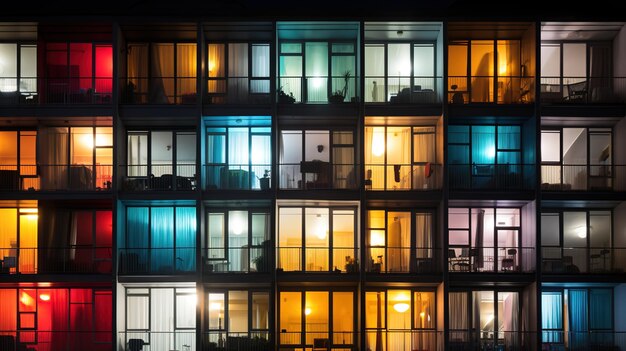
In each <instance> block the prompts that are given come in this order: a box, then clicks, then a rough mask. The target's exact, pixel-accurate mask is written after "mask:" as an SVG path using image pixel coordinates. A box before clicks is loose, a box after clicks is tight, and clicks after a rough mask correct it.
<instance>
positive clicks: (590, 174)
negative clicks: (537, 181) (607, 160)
mask: <svg viewBox="0 0 626 351" xmlns="http://www.w3.org/2000/svg"><path fill="white" fill-rule="evenodd" d="M541 190H544V191H624V190H626V166H625V165H568V164H563V165H560V164H543V165H541Z"/></svg>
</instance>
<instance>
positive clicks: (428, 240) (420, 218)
mask: <svg viewBox="0 0 626 351" xmlns="http://www.w3.org/2000/svg"><path fill="white" fill-rule="evenodd" d="M415 235H416V238H415V239H416V242H415V245H416V248H417V252H416V257H417V258H418V259H421V258H432V257H433V250H432V248H433V242H432V240H433V238H432V215H431V214H430V213H417V214H416V215H415ZM418 268H419V267H418ZM433 268H434V267H433Z"/></svg>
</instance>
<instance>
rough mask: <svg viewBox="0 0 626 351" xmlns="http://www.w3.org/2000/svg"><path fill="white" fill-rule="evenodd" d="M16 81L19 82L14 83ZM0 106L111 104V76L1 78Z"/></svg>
mask: <svg viewBox="0 0 626 351" xmlns="http://www.w3.org/2000/svg"><path fill="white" fill-rule="evenodd" d="M18 80H19V84H18ZM0 87H3V89H2V92H0V105H37V104H111V103H112V102H113V101H112V100H113V99H112V96H113V94H112V92H113V78H112V77H71V78H70V77H65V78H63V77H59V78H49V77H46V78H43V77H19V78H17V77H3V78H0Z"/></svg>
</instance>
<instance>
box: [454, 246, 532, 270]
mask: <svg viewBox="0 0 626 351" xmlns="http://www.w3.org/2000/svg"><path fill="white" fill-rule="evenodd" d="M496 253H497V254H496ZM448 271H449V272H472V273H476V272H480V273H532V272H534V271H535V248H534V247H483V248H482V249H481V248H468V247H462V248H461V247H452V248H450V249H448Z"/></svg>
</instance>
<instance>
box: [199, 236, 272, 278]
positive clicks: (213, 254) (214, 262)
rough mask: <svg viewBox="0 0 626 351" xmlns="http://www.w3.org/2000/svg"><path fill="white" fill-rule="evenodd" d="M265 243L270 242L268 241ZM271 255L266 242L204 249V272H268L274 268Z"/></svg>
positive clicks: (270, 249) (269, 247)
mask: <svg viewBox="0 0 626 351" xmlns="http://www.w3.org/2000/svg"><path fill="white" fill-rule="evenodd" d="M267 243H268V244H270V241H267ZM224 253H226V256H224ZM271 255H272V248H271V246H269V245H267V244H263V245H252V246H251V247H236V248H228V249H224V248H219V249H206V257H204V272H205V273H269V272H271V271H272V270H273V269H274V265H273V262H272V259H271V257H272V256H271Z"/></svg>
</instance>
